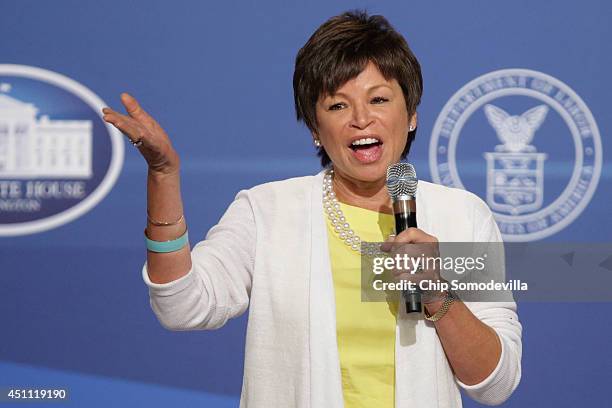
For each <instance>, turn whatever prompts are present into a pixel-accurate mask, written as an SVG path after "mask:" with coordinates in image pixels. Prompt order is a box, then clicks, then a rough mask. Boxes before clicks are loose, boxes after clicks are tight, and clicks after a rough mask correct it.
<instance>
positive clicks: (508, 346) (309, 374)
mask: <svg viewBox="0 0 612 408" xmlns="http://www.w3.org/2000/svg"><path fill="white" fill-rule="evenodd" d="M322 180H323V172H321V173H319V174H318V175H315V176H307V177H298V178H292V179H288V180H283V181H277V182H272V183H266V184H262V185H259V186H256V187H254V188H252V189H250V190H243V191H241V192H240V193H238V195H237V196H236V199H235V201H234V202H233V203H232V204H231V205H230V206H229V208H228V209H227V211H226V213H225V214H224V216H223V217H222V218H221V220H220V221H219V223H218V224H217V225H216V226H214V227H213V228H211V229H210V231H209V232H208V234H207V236H206V239H205V240H204V241H201V242H199V243H198V244H197V245H195V247H194V248H193V250H192V263H193V266H192V269H191V270H190V271H189V273H188V274H187V275H185V276H183V277H182V278H180V279H178V280H175V281H173V282H170V283H166V284H155V283H152V282H151V281H150V279H149V277H148V274H147V270H146V265H145V267H144V268H143V279H144V281H145V283H146V284H147V286H148V287H149V294H150V299H151V307H152V309H153V311H154V312H155V314H156V315H157V318H158V319H159V321H160V323H161V324H162V325H163V326H164V327H165V328H168V329H170V330H193V329H217V328H219V327H221V326H223V325H224V324H225V322H226V321H227V320H228V319H230V318H232V317H236V316H239V315H240V314H242V313H244V312H245V311H246V310H247V307H248V306H249V305H250V308H249V319H248V326H247V334H246V349H245V364H244V377H243V385H242V395H241V399H240V406H241V407H246V408H273V407H282V408H290V407H295V408H306V407H312V408H322V407H325V408H340V407H343V397H342V382H341V374H340V363H339V358H338V347H337V341H336V321H335V319H336V311H335V300H334V299H335V295H334V288H333V281H332V274H331V267H330V260H329V250H328V244H327V228H326V224H325V219H324V214H323V205H322ZM417 208H418V211H417V223H418V225H419V228H421V229H423V230H424V231H425V232H427V233H429V234H432V235H434V236H436V237H437V238H438V240H439V241H440V242H453V241H455V242H493V241H495V242H497V241H500V240H501V236H500V233H499V230H498V228H497V225H496V223H495V221H494V219H493V216H492V214H491V211H490V210H489V208H488V207H487V206H486V204H485V203H484V202H483V201H482V200H480V199H479V198H478V197H477V196H475V195H473V194H471V193H469V192H466V191H463V190H458V189H451V188H447V187H443V186H439V185H436V184H432V183H428V182H424V181H419V184H418V194H417ZM502 272H503V271H502ZM466 305H467V306H468V307H469V308H470V310H471V311H472V312H473V313H474V314H475V315H476V316H477V317H478V318H479V319H480V320H481V321H483V322H484V323H486V324H487V325H489V326H491V327H492V328H493V329H495V331H496V332H497V334H498V336H499V338H500V340H501V344H502V353H501V357H500V360H499V363H498V364H497V367H496V368H495V370H494V371H493V372H492V373H491V374H490V375H489V376H488V377H487V378H486V379H485V380H484V381H482V382H481V383H479V384H476V385H470V386H468V385H465V384H462V383H461V382H459V381H458V380H457V379H456V378H455V377H454V375H453V373H452V371H451V368H450V366H449V363H448V361H447V359H446V356H445V354H444V350H443V349H442V346H441V344H440V341H439V339H438V336H437V334H436V330H435V327H434V325H433V324H432V323H431V322H428V321H426V320H424V319H423V318H422V316H417V314H415V313H412V314H410V315H407V314H406V313H405V311H404V310H403V308H401V307H400V308H399V309H400V313H399V314H398V320H397V328H396V350H395V358H396V362H395V363H396V391H395V399H396V404H395V405H396V408H408V407H410V408H412V407H461V395H460V388H463V389H464V390H465V391H466V392H467V394H468V395H469V396H470V397H471V398H473V399H475V400H476V401H479V402H481V403H484V404H490V405H493V404H500V403H502V402H503V401H505V400H506V399H507V398H508V397H509V396H510V394H511V393H512V392H513V391H514V389H515V388H516V386H517V385H518V383H519V381H520V377H521V351H522V350H521V330H522V329H521V324H520V323H519V321H518V316H517V314H516V304H515V303H514V302H495V303H492V302H481V303H466Z"/></svg>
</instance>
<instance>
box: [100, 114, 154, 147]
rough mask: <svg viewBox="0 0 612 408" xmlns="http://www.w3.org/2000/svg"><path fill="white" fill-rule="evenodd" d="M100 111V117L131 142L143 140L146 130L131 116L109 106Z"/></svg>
mask: <svg viewBox="0 0 612 408" xmlns="http://www.w3.org/2000/svg"><path fill="white" fill-rule="evenodd" d="M102 113H104V116H103V117H102V119H103V120H104V121H105V122H107V123H110V124H111V125H113V126H115V127H116V128H117V129H119V130H120V131H121V132H122V133H123V134H125V135H126V136H127V137H128V138H129V139H130V140H131V141H132V143H135V142H138V141H143V142H144V141H145V136H146V133H147V132H146V131H145V129H143V127H142V125H141V124H140V123H138V122H136V121H135V120H134V119H132V118H131V117H129V116H125V115H122V114H120V113H117V112H115V111H114V110H112V109H110V108H104V109H102Z"/></svg>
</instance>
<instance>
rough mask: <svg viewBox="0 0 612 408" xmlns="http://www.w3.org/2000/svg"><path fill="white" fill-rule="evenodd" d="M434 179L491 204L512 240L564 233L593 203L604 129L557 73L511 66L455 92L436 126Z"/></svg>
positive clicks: (432, 147)
mask: <svg viewBox="0 0 612 408" xmlns="http://www.w3.org/2000/svg"><path fill="white" fill-rule="evenodd" d="M429 162H430V166H431V173H432V177H433V180H434V182H436V183H440V184H444V185H447V186H450V187H457V188H464V189H468V190H470V191H473V192H475V193H476V194H478V195H480V196H481V197H483V198H485V199H486V202H487V204H488V205H489V206H490V208H491V210H492V211H493V213H494V215H495V218H496V220H497V223H498V225H499V228H500V231H501V233H502V235H503V237H504V239H505V240H506V241H531V240H537V239H542V238H545V237H547V236H550V235H552V234H555V233H557V232H558V231H560V230H562V229H563V228H565V227H566V226H568V225H569V224H570V223H571V222H572V221H574V220H575V219H576V217H578V215H579V214H580V213H581V212H582V211H583V210H584V208H585V207H586V205H587V204H588V202H589V200H590V199H591V197H592V195H593V193H594V192H595V189H596V188H597V183H598V181H599V175H600V172H601V165H602V148H601V138H600V135H599V130H598V128H597V124H596V122H595V119H594V118H593V115H592V114H591V112H590V110H589V109H588V107H587V106H586V104H585V103H584V102H583V101H582V99H581V98H580V97H579V96H578V95H577V94H576V93H575V92H574V91H573V90H572V89H571V88H570V87H568V86H567V85H566V84H564V83H563V82H561V81H559V80H558V79H556V78H553V77H551V76H550V75H547V74H544V73H541V72H537V71H532V70H527V69H504V70H500V71H495V72H491V73H488V74H485V75H482V76H480V77H478V78H476V79H474V80H472V81H471V82H469V83H468V84H467V85H465V86H464V87H463V88H461V89H460V90H459V91H458V92H456V93H455V94H454V95H453V96H452V97H451V98H450V100H449V101H448V102H447V103H446V105H445V106H444V108H443V109H442V112H441V113H440V115H439V116H438V118H437V120H436V123H435V125H434V129H433V133H432V137H431V140H430V147H429Z"/></svg>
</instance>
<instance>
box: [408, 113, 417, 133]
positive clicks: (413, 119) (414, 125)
mask: <svg viewBox="0 0 612 408" xmlns="http://www.w3.org/2000/svg"><path fill="white" fill-rule="evenodd" d="M417 124H418V115H417V113H416V112H414V114H413V115H412V117H411V118H410V119H409V120H408V128H409V129H410V128H412V130H415V129H416V128H417Z"/></svg>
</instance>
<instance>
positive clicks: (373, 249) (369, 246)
mask: <svg viewBox="0 0 612 408" xmlns="http://www.w3.org/2000/svg"><path fill="white" fill-rule="evenodd" d="M333 175H334V169H329V170H328V171H327V172H326V173H325V176H324V177H323V210H324V211H325V212H326V213H327V217H328V218H329V221H330V222H331V224H332V226H333V227H334V231H335V232H336V234H337V235H338V237H339V238H340V240H341V241H343V242H344V243H345V244H346V245H348V246H349V247H350V248H351V249H352V250H353V251H356V252H358V253H360V254H361V255H365V256H369V257H373V256H380V255H383V254H384V253H383V252H382V251H381V250H380V244H379V243H376V242H363V241H362V240H361V237H359V235H357V234H355V231H353V230H352V229H351V226H350V224H349V223H348V222H347V221H346V217H345V216H344V213H343V212H342V209H341V208H340V203H339V202H338V199H337V198H336V193H334V187H333Z"/></svg>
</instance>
